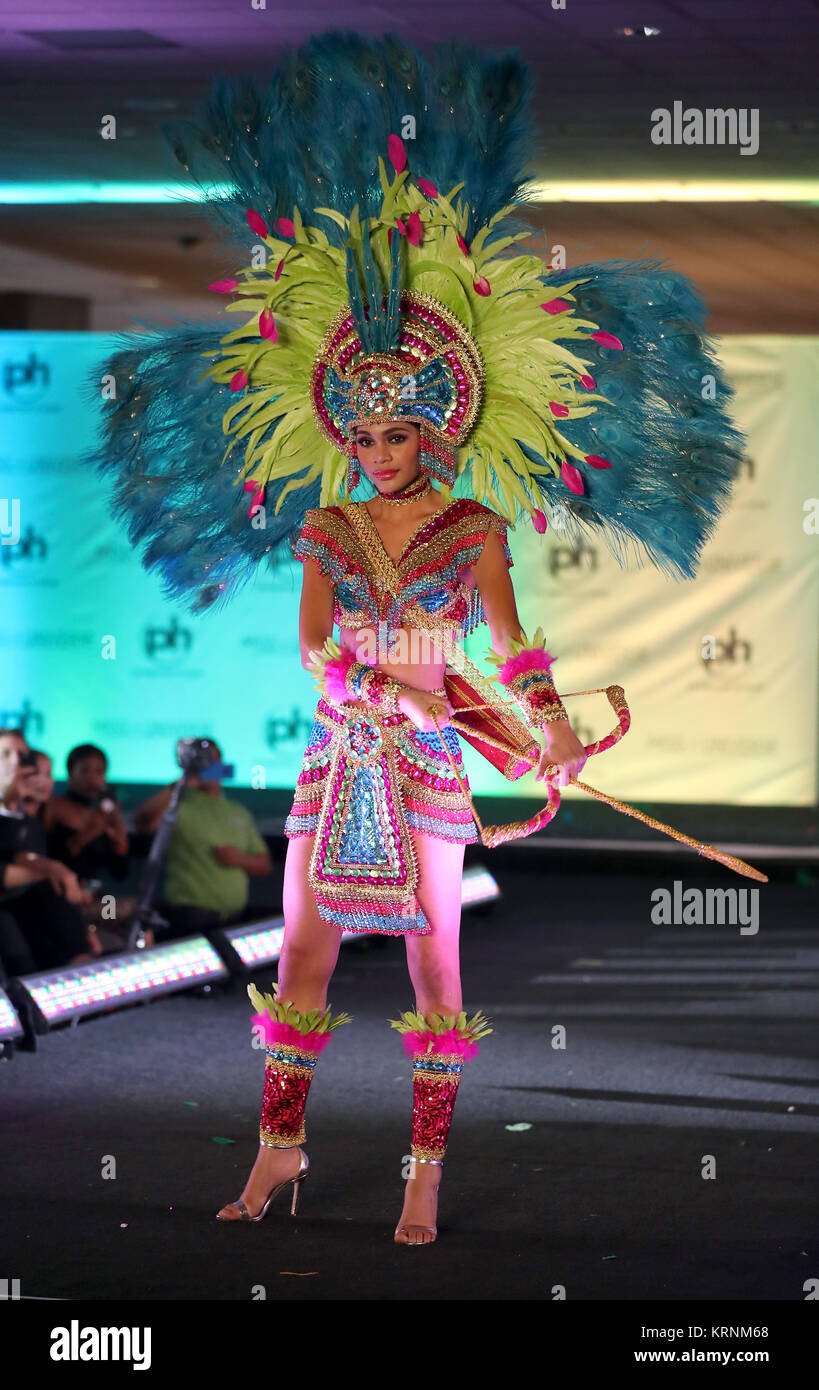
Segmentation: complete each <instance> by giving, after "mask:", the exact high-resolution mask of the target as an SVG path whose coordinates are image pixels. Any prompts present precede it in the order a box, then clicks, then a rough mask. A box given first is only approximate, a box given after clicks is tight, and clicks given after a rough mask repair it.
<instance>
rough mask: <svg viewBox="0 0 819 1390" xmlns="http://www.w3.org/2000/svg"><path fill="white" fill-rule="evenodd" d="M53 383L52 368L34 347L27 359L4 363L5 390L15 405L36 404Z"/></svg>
mask: <svg viewBox="0 0 819 1390" xmlns="http://www.w3.org/2000/svg"><path fill="white" fill-rule="evenodd" d="M50 385H51V368H50V367H49V365H48V363H47V362H44V361H43V360H42V358H40V357H38V356H37V353H36V352H35V351H34V349H33V348H32V349H31V352H30V353H29V355H28V358H27V359H26V360H25V361H14V360H11V361H9V360H7V361H5V362H4V363H3V390H4V392H5V393H6V395H7V396H8V397H10V398H11V400H12V402H13V404H14V405H36V403H37V402H38V401H40V400H42V399H43V397H44V396H45V394H46V392H47V391H48V389H49V387H50Z"/></svg>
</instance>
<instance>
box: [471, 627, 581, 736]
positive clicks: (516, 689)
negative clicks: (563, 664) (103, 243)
mask: <svg viewBox="0 0 819 1390" xmlns="http://www.w3.org/2000/svg"><path fill="white" fill-rule="evenodd" d="M521 636H522V640H517V639H514V638H513V640H512V641H511V642H510V643H509V652H508V654H507V655H506V656H498V655H497V653H496V652H490V654H489V660H490V661H493V662H494V663H495V664H496V666H497V667H498V674H497V676H496V677H495V679H496V680H497V681H499V682H500V684H501V685H504V686H506V689H507V690H509V691H511V693H512V695H514V697H515V699H516V700H517V702H518V704H519V705H520V706H521V708H522V709H523V711H524V713H525V715H526V717H527V720H528V722H529V723H530V724H535V725H541V724H551V723H553V722H555V721H557V720H559V719H568V717H569V716H568V715H567V713H566V711H565V709H564V708H563V704H562V702H561V699H560V696H559V695H558V693H557V690H556V689H555V683H554V681H553V680H552V674H551V671H552V665H553V663H554V661H555V660H556V658H555V657H553V656H552V655H551V653H550V652H548V651H547V650H546V644H545V641H544V637H543V631H542V629H541V628H538V630H537V632H536V633H535V635H534V637H533V639H532V641H531V642H530V641H529V639H528V637H527V636H526V634H525V633H522V635H521Z"/></svg>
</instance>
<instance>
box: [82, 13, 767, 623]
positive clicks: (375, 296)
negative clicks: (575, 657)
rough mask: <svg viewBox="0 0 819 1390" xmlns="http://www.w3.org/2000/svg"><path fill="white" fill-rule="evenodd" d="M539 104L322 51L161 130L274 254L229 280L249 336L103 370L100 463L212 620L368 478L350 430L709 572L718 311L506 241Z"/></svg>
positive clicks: (501, 78)
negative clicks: (387, 437) (409, 445)
mask: <svg viewBox="0 0 819 1390" xmlns="http://www.w3.org/2000/svg"><path fill="white" fill-rule="evenodd" d="M528 97H529V87H528V77H527V74H526V70H525V69H524V68H523V66H522V65H521V63H520V61H519V59H518V58H517V57H516V56H514V55H502V56H495V55H488V54H485V53H482V52H480V51H479V50H476V49H473V48H468V47H466V46H464V45H448V46H446V47H444V48H440V49H438V50H436V55H435V57H434V58H433V59H432V60H431V61H427V60H425V59H424V57H423V56H422V55H421V54H420V53H419V52H417V51H416V50H414V49H413V48H411V47H409V46H408V45H405V44H403V43H401V42H400V41H399V40H397V39H394V38H386V39H383V40H380V41H369V40H366V39H364V38H361V37H359V36H357V35H349V34H327V35H323V36H321V37H320V38H317V39H313V40H311V41H310V42H309V43H308V44H307V45H306V46H305V47H304V48H303V49H301V50H299V51H298V52H296V53H293V54H291V55H290V56H289V57H288V58H287V59H286V60H285V61H284V63H283V64H282V66H281V68H280V69H279V71H278V72H277V73H276V74H275V75H274V77H273V79H272V81H271V83H270V85H269V88H268V89H267V90H266V91H262V90H261V89H260V88H259V87H258V86H257V85H256V84H255V83H253V82H252V81H250V80H242V81H238V82H227V81H222V80H217V82H216V84H215V87H214V92H213V95H212V98H211V101H210V104H209V106H208V108H207V111H206V113H205V115H204V117H203V120H202V122H201V124H198V125H193V126H181V127H177V128H175V129H173V130H171V131H168V132H167V134H168V136H169V138H170V140H171V143H172V146H173V148H174V152H175V154H176V156H177V158H178V159H179V160H180V162H181V163H182V164H183V165H184V167H185V168H186V169H187V170H189V171H190V172H191V174H192V175H193V177H194V178H195V179H196V180H197V182H198V183H199V185H200V187H201V188H202V189H203V190H204V192H205V196H206V200H207V206H208V209H209V210H210V212H211V213H212V215H213V216H214V217H215V218H216V219H217V221H218V222H219V223H220V224H221V225H222V226H223V227H225V228H227V230H228V231H229V232H230V234H231V236H232V237H233V238H237V237H239V236H242V237H243V239H244V241H245V242H246V241H247V229H248V227H249V228H250V230H251V232H252V233H253V234H254V237H255V240H256V245H255V248H254V259H253V263H252V264H251V265H250V266H245V267H243V268H241V269H239V270H236V271H235V272H234V273H233V274H232V275H231V276H230V278H227V279H225V280H222V281H218V282H216V284H215V285H212V286H211V289H213V290H214V291H215V292H216V293H219V294H223V295H225V296H226V297H227V298H226V304H225V309H226V311H227V312H228V313H230V314H233V315H236V316H238V318H239V320H240V321H239V324H238V326H237V327H235V328H233V329H232V331H228V332H226V331H225V329H224V326H220V325H219V324H216V323H211V324H184V325H181V326H179V327H177V328H172V329H153V330H149V332H148V334H147V335H144V334H128V335H125V337H124V339H123V340H122V345H121V347H120V349H119V351H117V352H116V353H115V354H114V356H113V357H112V358H111V359H109V360H108V361H107V362H106V363H105V364H104V365H103V367H102V371H103V372H104V373H106V374H110V375H112V376H113V377H114V379H115V381H116V383H117V387H118V393H117V398H116V399H115V400H112V401H110V402H108V403H107V404H106V406H105V415H104V419H103V431H104V441H103V443H102V445H101V447H100V449H99V450H98V451H97V453H96V454H95V456H94V458H95V461H96V463H97V464H98V466H99V467H100V468H101V469H102V470H103V471H104V472H108V473H110V474H113V475H114V477H115V480H116V493H115V507H116V509H117V510H118V511H119V513H120V514H121V515H122V516H124V517H125V518H126V519H127V520H128V524H129V529H130V534H131V538H132V540H133V541H134V542H136V543H141V544H143V545H144V546H145V550H144V563H145V564H146V565H147V566H149V567H150V566H158V567H159V568H160V569H161V571H162V573H163V576H164V579H165V581H166V587H167V589H168V590H169V591H170V592H171V593H175V594H187V593H190V592H191V591H194V593H195V599H194V603H195V606H196V607H198V608H201V607H204V606H207V605H208V604H210V603H212V602H214V601H215V600H217V599H219V598H223V597H226V596H227V595H229V593H230V592H231V591H232V589H233V588H234V587H235V584H236V582H237V581H238V580H241V579H242V578H245V577H247V576H248V574H249V573H251V572H252V570H253V568H254V566H255V564H256V563H257V562H258V561H259V560H261V559H264V558H265V557H268V558H269V559H270V560H272V561H274V562H275V561H276V559H277V558H278V557H279V556H280V555H281V554H282V553H286V543H287V541H288V540H289V539H290V538H291V537H292V536H293V534H294V533H295V532H296V531H297V530H298V529H299V527H300V525H301V522H302V518H303V515H304V512H305V510H306V509H307V508H308V507H314V506H323V505H328V504H330V503H333V502H337V501H339V500H340V499H342V498H343V497H344V496H345V495H348V494H349V491H350V490H351V488H352V487H354V486H355V485H356V483H357V481H358V478H357V469H356V460H355V443H354V426H355V424H356V423H360V422H362V421H370V422H372V421H375V420H379V419H382V420H390V419H409V420H414V421H415V422H416V423H417V424H418V425H419V427H420V430H421V462H422V465H423V466H424V467H426V469H427V470H428V471H429V472H430V473H431V474H433V476H435V477H436V478H438V479H439V480H440V481H441V482H442V484H443V485H444V486H446V487H449V486H452V485H453V484H454V485H455V488H456V491H458V492H461V493H464V494H466V495H471V496H472V497H474V498H476V499H477V500H478V501H480V502H484V503H486V504H487V505H489V506H490V507H492V508H494V509H495V510H496V511H498V512H500V513H502V514H503V515H505V516H506V517H507V518H508V519H509V520H510V521H511V522H514V521H516V520H518V519H520V518H521V517H522V516H528V517H530V518H531V520H532V521H533V524H534V526H535V528H536V529H537V530H538V531H544V530H545V529H546V527H547V524H548V519H550V520H551V521H552V523H553V524H554V525H556V526H557V527H558V528H559V529H560V530H561V531H564V532H568V533H569V534H570V535H572V536H579V535H580V534H581V533H582V532H583V531H584V530H591V531H593V532H594V533H595V535H599V536H600V537H601V538H602V539H603V540H604V541H605V542H606V543H607V544H608V545H609V546H610V548H611V549H612V550H613V551H614V553H615V554H616V555H617V557H618V559H619V560H620V561H621V562H622V561H624V560H626V559H627V558H628V556H629V553H630V552H632V551H633V552H636V554H637V556H638V558H648V559H649V560H651V561H652V562H653V563H655V564H656V565H658V566H660V567H661V568H663V569H665V570H666V571H668V572H669V573H671V574H674V575H676V576H678V577H679V576H683V577H687V576H691V575H692V574H693V573H694V570H695V566H696V561H697V558H698V555H699V552H700V550H701V548H702V545H703V543H704V540H705V539H706V537H707V535H708V534H709V532H710V530H711V529H712V527H713V524H714V521H715V519H716V517H717V515H718V513H719V510H720V508H721V507H722V505H723V504H724V503H725V501H726V500H727V498H728V495H729V492H730V487H731V482H732V478H733V475H734V472H735V469H736V465H737V462H738V460H739V458H740V457H741V451H742V446H743V439H742V436H741V434H740V433H739V431H738V430H737V429H736V428H735V426H734V425H733V423H732V422H731V419H730V416H729V414H728V409H727V407H728V402H729V400H730V397H731V394H732V393H731V392H730V390H729V388H728V386H727V385H726V382H725V380H724V378H723V376H722V372H721V370H720V367H719V365H718V363H717V361H716V359H715V357H714V355H713V351H712V348H711V345H710V344H709V341H708V339H707V338H706V336H705V334H704V329H703V320H704V309H703V305H702V302H701V299H700V296H699V294H698V292H697V290H696V288H695V287H694V286H693V285H692V284H691V282H690V281H688V280H687V279H685V278H684V277H683V276H681V275H678V274H676V273H675V272H673V271H670V270H669V269H667V268H666V267H665V266H663V265H662V264H661V263H660V262H658V261H656V260H641V261H615V262H607V263H604V264H591V265H584V266H577V267H573V268H571V269H566V270H559V271H553V270H552V269H551V268H550V267H548V266H544V264H543V262H542V261H541V259H540V258H539V257H537V256H535V255H532V254H526V253H523V252H521V251H520V250H517V249H513V248H516V246H517V243H519V242H520V241H522V240H525V239H526V237H527V236H529V235H530V233H529V232H528V231H527V230H526V229H525V227H523V226H522V224H521V219H520V208H521V204H522V203H523V201H524V200H525V175H526V173H527V172H528V171H527V170H526V169H525V168H524V160H525V156H526V151H527V149H528V142H529V138H530V131H529V126H528V120H527V117H526V114H525V110H526V104H527V101H528ZM399 130H400V131H401V132H402V134H401V135H399V134H398V131H399ZM402 137H403V138H402ZM203 151H204V152H205V154H204V155H203ZM203 159H204V160H205V162H207V161H208V160H209V161H210V163H209V165H208V168H207V172H206V168H205V163H203ZM214 160H216V161H217V163H221V176H222V178H225V177H226V178H227V179H228V180H229V181H230V186H229V191H228V193H227V194H226V195H225V194H216V193H215V192H214V190H213V186H212V179H213V178H214V177H215V176H216V175H217V168H216V166H215V165H214V163H213V161H214ZM203 359H208V360H210V363H211V365H209V366H206V365H205V363H204V362H203ZM99 375H100V373H99V372H98V373H96V374H95V378H94V381H93V383H92V387H93V390H94V392H95V395H96V398H97V399H98V397H99ZM226 438H227V444H225V439H226ZM244 492H250V493H251V494H252V497H251V505H250V518H249V517H248V514H247V511H246V501H247V499H246V498H244V501H243V493H244ZM260 521H261V522H263V524H259V523H260Z"/></svg>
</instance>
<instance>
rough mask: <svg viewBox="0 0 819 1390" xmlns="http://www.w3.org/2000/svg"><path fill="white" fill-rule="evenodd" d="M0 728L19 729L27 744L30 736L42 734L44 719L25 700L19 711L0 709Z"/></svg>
mask: <svg viewBox="0 0 819 1390" xmlns="http://www.w3.org/2000/svg"><path fill="white" fill-rule="evenodd" d="M0 728H3V729H19V730H20V732H21V733H22V734H23V735H24V736H25V739H26V742H29V741H30V736H31V735H32V734H37V735H38V736H39V735H40V734H42V733H43V730H44V729H45V718H44V716H43V714H42V713H41V712H40V710H38V709H35V708H34V706H33V705H32V703H31V701H30V700H29V699H25V700H23V703H22V704H21V705H20V708H19V709H0Z"/></svg>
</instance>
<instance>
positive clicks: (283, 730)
mask: <svg viewBox="0 0 819 1390" xmlns="http://www.w3.org/2000/svg"><path fill="white" fill-rule="evenodd" d="M312 727H313V722H312V720H311V719H306V718H305V717H304V715H303V714H302V713H301V711H300V710H299V709H298V708H297V707H296V706H295V705H294V707H293V709H292V710H291V712H290V715H289V716H287V715H285V716H282V715H275V714H271V715H269V717H268V718H267V719H266V721H265V731H264V732H265V742H266V743H267V746H268V748H278V746H279V744H280V743H292V741H293V740H294V739H299V740H304V741H306V740H307V739H308V738H309V737H310V731H311V729H312Z"/></svg>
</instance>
